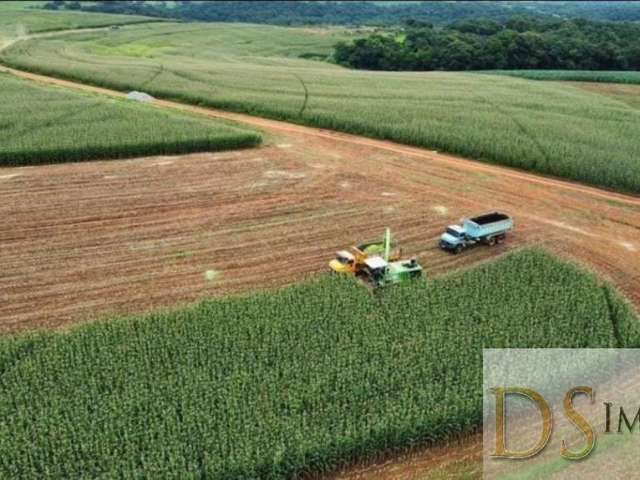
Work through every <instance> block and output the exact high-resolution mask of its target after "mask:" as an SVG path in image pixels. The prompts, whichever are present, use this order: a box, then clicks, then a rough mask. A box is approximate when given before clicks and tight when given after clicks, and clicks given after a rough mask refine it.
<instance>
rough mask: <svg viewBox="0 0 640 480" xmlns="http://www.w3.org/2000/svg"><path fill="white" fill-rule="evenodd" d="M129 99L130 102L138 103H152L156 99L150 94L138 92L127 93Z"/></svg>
mask: <svg viewBox="0 0 640 480" xmlns="http://www.w3.org/2000/svg"><path fill="white" fill-rule="evenodd" d="M127 98H128V99H129V100H136V101H138V102H151V101H153V100H154V98H153V97H152V96H151V95H149V94H148V93H144V92H136V91H133V92H129V93H127Z"/></svg>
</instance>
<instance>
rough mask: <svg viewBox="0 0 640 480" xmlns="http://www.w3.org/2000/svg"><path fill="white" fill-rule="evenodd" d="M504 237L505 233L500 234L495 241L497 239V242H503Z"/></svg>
mask: <svg viewBox="0 0 640 480" xmlns="http://www.w3.org/2000/svg"><path fill="white" fill-rule="evenodd" d="M505 238H506V235H500V236H499V237H498V238H497V239H496V241H497V242H498V243H504V239H505Z"/></svg>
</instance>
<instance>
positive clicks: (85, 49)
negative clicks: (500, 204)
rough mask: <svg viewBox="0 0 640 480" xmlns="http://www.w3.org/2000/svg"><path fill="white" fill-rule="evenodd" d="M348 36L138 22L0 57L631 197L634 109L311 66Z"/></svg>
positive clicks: (523, 90) (635, 185) (637, 123)
mask: <svg viewBox="0 0 640 480" xmlns="http://www.w3.org/2000/svg"><path fill="white" fill-rule="evenodd" d="M353 35H355V34H354V33H353V32H350V31H348V30H344V29H339V28H333V29H328V30H327V29H318V28H285V27H272V26H255V25H242V24H198V23H193V24H169V23H162V24H148V25H144V24H143V25H138V26H132V27H125V28H122V29H120V30H119V31H109V32H87V33H80V34H73V35H66V36H61V37H56V38H40V39H32V40H29V41H25V42H20V43H17V44H15V45H13V46H12V47H10V48H9V49H7V50H5V51H4V52H3V53H2V55H1V56H0V60H1V61H2V62H3V63H6V64H9V65H12V66H14V67H16V68H22V69H27V70H33V71H39V72H43V73H45V74H50V75H54V76H61V77H66V78H71V79H76V80H79V81H82V82H88V83H93V84H97V85H102V86H108V87H112V88H115V89H119V90H124V91H128V90H132V89H138V90H144V91H147V92H149V93H151V94H153V95H155V96H158V97H166V98H172V99H178V100H181V101H185V102H188V103H195V104H199V105H207V106H213V107H218V108H222V109H229V110H234V111H242V112H248V113H251V114H254V115H262V116H267V117H272V118H280V119H286V120H289V121H292V122H297V123H304V124H310V125H315V126H319V127H323V128H330V129H335V130H343V131H348V132H352V133H357V134H362V135H366V136H370V137H378V138H383V139H392V140H395V141H398V142H402V143H407V144H412V145H417V146H423V147H427V148H431V149H436V150H441V151H446V152H451V153H455V154H460V155H462V156H466V157H470V158H475V159H479V160H483V161H487V162H493V163H499V164H502V165H507V166H512V167H517V168H521V169H526V170H531V171H534V172H538V173H543V174H548V175H554V176H559V177H565V178H568V179H572V180H578V181H581V182H586V183H591V184H594V185H599V186H604V187H608V188H611V189H616V190H623V191H628V192H632V193H638V192H640V163H639V162H638V161H637V159H638V158H639V157H640V143H639V142H637V141H636V139H637V138H639V137H640V112H639V111H638V110H637V109H636V108H633V107H631V106H630V105H628V104H624V103H620V102H617V101H615V100H613V99H611V98H610V97H608V96H604V95H600V94H598V93H597V92H593V91H585V90H584V89H581V88H576V87H575V86H573V85H570V84H563V83H560V82H533V81H529V80H524V79H517V78H511V77H507V76H503V75H477V74H471V73H442V72H428V73H403V72H400V73H396V72H366V71H354V70H347V69H343V68H340V67H338V66H336V65H333V64H331V63H328V62H325V61H321V60H320V59H323V58H327V57H328V56H329V55H330V53H331V51H332V48H331V47H332V45H333V44H334V43H335V42H336V41H338V40H340V39H345V38H352V37H353ZM301 57H304V58H301ZM309 58H313V59H314V60H310V59H309Z"/></svg>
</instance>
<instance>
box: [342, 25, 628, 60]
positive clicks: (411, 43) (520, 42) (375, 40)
mask: <svg viewBox="0 0 640 480" xmlns="http://www.w3.org/2000/svg"><path fill="white" fill-rule="evenodd" d="M638 38H640V24H633V23H612V22H592V21H588V20H583V19H577V20H558V19H553V18H552V17H546V18H538V17H513V18H511V19H509V20H507V21H506V22H504V23H499V22H496V21H494V20H489V19H477V20H460V21H457V22H454V23H453V24H451V25H450V26H448V27H446V28H435V27H434V26H433V25H431V24H428V23H423V22H419V21H415V20H411V21H408V22H407V23H406V25H405V26H404V27H403V28H398V29H394V30H392V31H382V32H381V33H374V34H372V35H370V36H368V37H366V38H361V39H357V40H355V41H354V42H351V43H339V44H338V45H336V48H335V53H334V58H335V60H336V62H338V63H340V64H342V65H345V66H350V67H353V68H361V69H368V70H493V69H565V70H640V43H639V42H638Z"/></svg>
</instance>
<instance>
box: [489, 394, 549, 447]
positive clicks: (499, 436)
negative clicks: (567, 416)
mask: <svg viewBox="0 0 640 480" xmlns="http://www.w3.org/2000/svg"><path fill="white" fill-rule="evenodd" d="M491 393H493V394H494V395H495V397H496V452H495V453H494V454H493V455H492V457H495V458H511V459H524V458H530V457H533V456H534V455H536V454H538V453H540V452H541V451H542V450H543V449H544V447H546V446H547V443H549V438H550V437H551V430H552V416H551V409H550V408H549V404H547V402H546V401H545V399H544V398H542V396H541V395H540V394H538V393H537V392H536V391H534V390H531V389H528V388H519V387H510V388H492V389H491ZM507 395H520V396H521V397H525V398H527V399H528V400H531V401H532V402H533V403H535V404H536V406H537V407H538V410H540V413H541V414H542V432H540V439H539V440H538V443H536V444H535V445H534V446H533V447H531V448H530V449H528V450H524V451H515V450H508V449H507V439H506V428H505V422H506V418H505V404H506V399H507Z"/></svg>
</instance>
